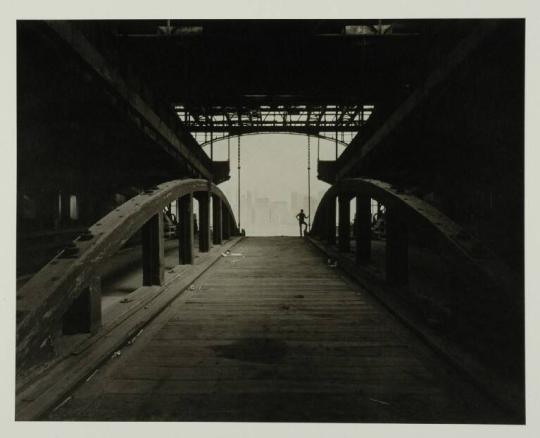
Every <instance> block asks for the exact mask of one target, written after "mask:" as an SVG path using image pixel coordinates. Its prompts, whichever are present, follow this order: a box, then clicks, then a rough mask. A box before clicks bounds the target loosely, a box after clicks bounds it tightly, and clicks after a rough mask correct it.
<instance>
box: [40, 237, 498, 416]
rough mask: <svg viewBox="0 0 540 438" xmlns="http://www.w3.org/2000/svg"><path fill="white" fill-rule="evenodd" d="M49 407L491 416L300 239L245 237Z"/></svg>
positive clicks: (86, 411)
mask: <svg viewBox="0 0 540 438" xmlns="http://www.w3.org/2000/svg"><path fill="white" fill-rule="evenodd" d="M233 253H235V254H236V253H241V254H242V256H230V257H223V258H222V259H221V260H220V261H219V262H218V263H217V264H216V265H215V266H214V267H213V268H211V269H210V270H209V271H208V272H207V273H206V274H204V275H203V276H202V277H201V278H200V279H199V280H198V281H197V283H196V284H195V288H194V290H190V291H187V292H186V293H185V294H184V295H182V296H181V297H180V298H179V299H177V300H176V301H175V303H174V304H173V305H172V306H170V307H169V308H168V309H167V310H165V311H164V312H163V313H162V314H161V315H160V316H159V317H158V318H157V319H156V320H154V322H153V323H152V324H151V325H150V326H149V327H148V328H147V329H146V330H145V331H144V332H143V333H142V334H141V335H140V336H139V337H138V338H137V339H136V341H135V342H134V343H133V344H132V345H131V346H128V347H126V348H124V349H123V350H122V352H121V355H120V356H117V357H116V358H113V359H111V360H110V361H109V362H108V363H107V364H106V365H104V366H103V367H102V368H101V369H99V370H98V371H97V372H96V373H95V374H94V375H93V376H92V378H91V379H90V380H89V381H88V382H86V383H85V384H83V385H82V386H81V387H79V388H78V389H77V390H76V391H75V392H74V394H73V395H72V396H71V398H70V399H68V401H67V402H65V403H64V404H63V405H61V406H60V407H58V408H57V409H56V410H55V411H54V412H52V413H51V414H50V415H49V416H48V419H50V420H123V421H133V420H172V421H295V422H304V421H316V422H327V421H328V422H338V421H339V422H341V421H345V422H436V423H441V422H442V423H454V422H458V423H461V422H465V423H471V422H472V423H483V422H499V421H502V419H499V418H500V417H499V412H498V411H497V409H496V408H495V407H494V406H493V405H492V404H491V403H490V402H489V401H488V400H486V399H484V398H483V397H482V396H481V395H479V394H478V393H477V392H476V391H475V390H474V389H473V388H472V387H470V386H469V385H468V384H467V383H466V382H464V381H463V380H462V379H461V378H460V377H459V376H458V375H456V374H454V372H453V371H452V370H450V369H449V368H448V367H447V366H446V365H445V364H444V363H443V362H441V361H439V359H437V358H436V357H435V356H434V355H433V354H432V353H431V352H430V350H428V349H427V348H426V347H424V346H423V345H422V344H421V342H420V341H419V340H417V339H416V338H415V337H414V336H413V335H412V334H410V333H409V332H408V331H407V329H406V328H404V327H403V326H402V325H401V324H400V323H399V322H397V321H396V320H395V319H394V317H393V316H392V315H390V314H389V313H388V312H387V311H386V310H385V309H384V308H382V307H381V306H380V305H379V304H378V303H376V302H374V300H373V299H372V298H371V297H370V296H369V295H368V294H367V292H365V291H362V290H360V289H359V288H358V286H355V285H353V284H351V283H349V282H348V281H347V280H345V279H344V278H343V277H342V276H341V275H340V273H339V271H337V270H336V269H333V268H331V267H328V266H327V265H326V261H325V260H324V258H323V256H322V255H321V254H320V253H318V252H317V250H316V249H315V248H313V247H312V246H310V244H309V243H308V242H305V241H304V240H303V239H301V238H292V237H275V238H246V239H244V240H243V241H241V242H240V243H239V244H238V245H237V246H236V247H234V248H233Z"/></svg>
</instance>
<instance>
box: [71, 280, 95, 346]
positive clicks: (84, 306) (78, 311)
mask: <svg viewBox="0 0 540 438" xmlns="http://www.w3.org/2000/svg"><path fill="white" fill-rule="evenodd" d="M100 327H101V277H99V276H95V277H92V279H91V280H90V284H89V285H88V288H86V290H84V291H83V292H82V293H81V294H80V295H79V296H78V297H77V298H76V299H75V301H74V302H73V304H72V305H71V307H70V308H69V309H68V311H67V312H66V314H65V315H64V319H63V324H62V332H63V333H64V334H65V335H72V334H75V333H95V332H97V331H98V329H99V328H100Z"/></svg>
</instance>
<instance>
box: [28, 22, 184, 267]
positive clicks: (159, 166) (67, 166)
mask: <svg viewBox="0 0 540 438" xmlns="http://www.w3.org/2000/svg"><path fill="white" fill-rule="evenodd" d="M183 170H184V169H182V168H181V167H180V166H178V165H177V164H175V163H174V161H173V160H171V159H170V157H169V156H168V155H167V154H166V153H164V152H163V151H160V150H159V149H158V148H157V147H156V145H155V144H153V143H152V142H151V140H149V139H148V137H146V136H145V135H144V134H143V133H142V131H141V130H140V129H138V127H137V126H135V124H134V123H133V122H132V121H131V120H130V119H129V118H128V116H127V114H125V113H122V110H121V109H119V108H118V106H113V105H112V104H111V100H110V95H109V94H108V90H107V89H106V88H105V87H104V85H103V84H102V83H100V82H99V80H98V79H97V78H96V77H94V76H92V75H91V74H90V73H89V72H88V71H87V70H85V69H84V67H83V66H82V65H81V64H80V63H79V61H78V59H77V58H76V57H75V56H73V54H72V53H70V52H69V51H68V50H67V49H66V48H65V47H63V46H62V45H61V44H59V42H58V41H57V40H55V38H54V35H52V34H51V33H50V32H47V29H46V27H45V26H44V25H43V23H39V22H28V21H24V22H18V25H17V201H18V205H17V271H18V273H19V274H23V273H27V272H33V271H35V270H36V269H38V268H39V267H40V266H41V265H42V264H43V263H45V262H46V261H47V260H48V259H50V258H51V257H52V256H54V255H55V253H57V252H58V251H59V250H60V249H61V248H63V246H65V245H66V244H67V243H68V242H70V241H71V240H72V239H73V238H74V237H76V236H77V235H78V234H79V233H80V231H81V229H82V228H84V227H87V226H89V225H91V224H93V223H94V222H95V221H97V220H98V219H99V218H101V217H103V216H104V215H105V214H107V213H108V212H109V211H110V210H112V209H113V208H114V207H115V206H116V205H117V204H118V202H119V201H118V197H117V196H116V195H117V194H123V195H124V196H125V198H124V199H126V198H129V197H131V196H133V195H134V194H135V193H137V192H138V191H139V190H140V189H141V188H143V187H145V186H149V185H153V184H157V183H159V182H162V181H165V180H169V179H173V178H175V177H180V176H181V175H182V172H183ZM71 196H76V198H77V210H78V217H76V219H73V218H71V217H70V214H69V213H70V212H69V209H70V207H69V205H70V198H71Z"/></svg>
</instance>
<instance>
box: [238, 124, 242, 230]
mask: <svg viewBox="0 0 540 438" xmlns="http://www.w3.org/2000/svg"><path fill="white" fill-rule="evenodd" d="M237 164H238V230H239V231H240V232H242V229H241V228H240V135H238V163H237Z"/></svg>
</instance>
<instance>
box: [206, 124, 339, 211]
mask: <svg viewBox="0 0 540 438" xmlns="http://www.w3.org/2000/svg"><path fill="white" fill-rule="evenodd" d="M240 141H241V159H240V163H241V193H242V194H243V195H244V194H245V193H246V191H247V190H248V189H249V190H251V191H252V192H253V193H254V194H255V195H256V196H257V197H267V198H269V199H270V200H273V201H280V200H282V201H287V202H290V200H291V193H292V192H293V191H296V192H298V193H299V194H301V195H307V190H308V183H307V181H308V177H307V161H308V159H307V137H306V136H303V135H292V134H258V135H246V136H243V137H241V140H240ZM230 143H231V179H230V180H229V181H226V182H224V183H222V184H220V186H219V187H220V188H221V190H223V192H224V193H225V194H226V195H227V197H228V199H229V202H230V203H231V206H232V207H233V209H234V211H235V214H236V212H237V198H238V195H237V187H238V186H237V184H238V171H237V162H238V161H237V149H238V139H237V138H231V141H230ZM205 150H206V152H207V153H209V147H205ZM342 150H343V146H339V151H340V152H341V151H342ZM334 157H335V144H334V143H333V142H329V141H327V140H321V141H320V158H321V159H333V158H334ZM214 159H215V160H226V159H227V140H223V141H219V142H216V143H214ZM328 187H329V185H328V184H326V183H324V182H322V181H319V180H318V179H317V139H316V138H315V137H312V138H311V194H312V196H313V195H317V194H318V193H319V192H321V191H322V192H325V191H326V190H327V188H328ZM304 209H305V210H306V211H307V205H306V206H305V207H304ZM315 209H316V206H314V205H312V206H311V211H312V213H313V214H312V216H313V215H314V213H315ZM243 213H244V212H243V211H242V219H244V217H243V216H244V214H243Z"/></svg>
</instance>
